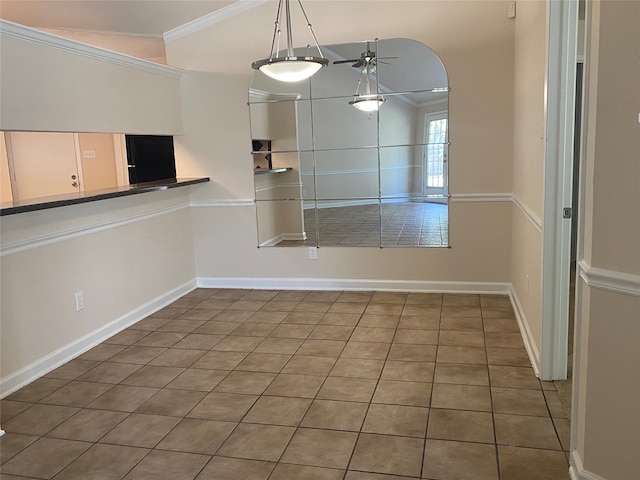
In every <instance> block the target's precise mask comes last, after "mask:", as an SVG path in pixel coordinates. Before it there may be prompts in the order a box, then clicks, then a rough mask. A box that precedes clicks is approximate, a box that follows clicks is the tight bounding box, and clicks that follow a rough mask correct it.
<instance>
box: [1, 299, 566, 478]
mask: <svg viewBox="0 0 640 480" xmlns="http://www.w3.org/2000/svg"><path fill="white" fill-rule="evenodd" d="M0 406H1V414H2V418H1V420H2V427H3V428H4V429H5V430H6V431H7V433H6V435H4V436H3V437H1V438H0V453H1V462H2V465H1V466H0V470H1V471H2V478H3V480H4V479H5V478H7V480H8V479H13V478H15V479H18V478H21V479H22V478H29V479H33V478H39V479H51V478H53V479H54V480H63V479H95V478H109V479H113V480H120V479H126V480H132V479H152V478H153V479H160V480H164V479H166V480H175V479H181V480H193V479H197V480H205V479H207V480H211V479H223V480H249V479H252V480H311V479H319V480H321V479H329V480H399V479H400V478H403V479H429V480H431V479H436V480H451V479H463V480H465V479H468V480H567V479H568V478H569V475H568V468H569V466H568V463H567V450H568V448H569V447H568V432H569V421H568V420H567V418H566V417H565V413H564V411H563V409H562V408H561V406H560V405H559V400H558V395H557V393H556V391H555V389H554V385H553V382H540V381H539V380H538V379H537V378H536V377H535V375H534V374H533V369H532V368H531V365H530V363H529V360H528V358H527V354H526V351H525V349H524V345H523V343H522V337H521V336H520V334H519V333H518V325H517V322H516V320H515V319H514V313H513V310H512V308H511V306H510V304H509V299H508V297H506V296H497V295H461V294H444V295H443V294H440V293H426V294H425V293H400V292H393V293H390V292H339V291H312V292H302V291H266V290H262V291H261V290H226V289H221V290H218V289H197V290H195V291H193V292H191V293H189V294H187V295H186V296H184V297H183V298H181V299H180V300H178V301H176V302H175V303H173V304H172V305H170V306H169V307H166V308H164V309H162V310H160V311H158V312H156V313H155V314H153V315H151V316H149V317H148V318H146V319H144V320H142V321H140V322H138V323H136V324H135V325H133V326H131V327H129V328H127V329H126V330H124V331H122V332H120V333H118V334H117V335H115V336H113V337H111V338H110V339H108V340H106V341H105V342H103V343H102V344H100V345H98V346H96V347H94V348H93V349H91V350H89V351H88V352H86V353H85V354H83V355H81V356H80V357H78V358H76V359H74V360H71V361H70V362H68V363H66V364H64V365H63V366H61V367H59V368H58V369H56V370H54V371H52V372H51V373H49V374H47V375H45V376H44V377H42V378H40V379H38V380H36V381H35V382H33V383H32V384H30V385H28V386H26V387H24V388H22V389H20V390H18V391H17V392H15V393H13V394H11V395H9V396H8V397H7V398H5V399H3V400H2V402H1V403H0Z"/></svg>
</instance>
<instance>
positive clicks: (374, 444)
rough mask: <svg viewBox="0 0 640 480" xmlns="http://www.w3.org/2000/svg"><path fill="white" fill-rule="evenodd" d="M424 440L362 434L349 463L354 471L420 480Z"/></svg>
mask: <svg viewBox="0 0 640 480" xmlns="http://www.w3.org/2000/svg"><path fill="white" fill-rule="evenodd" d="M423 449H424V440H422V439H418V438H407V437H393V436H390V435H376V434H369V433H363V434H361V435H360V437H359V438H358V443H357V445H356V448H355V450H354V452H353V458H352V459H351V462H350V463H349V468H350V469H352V470H361V471H365V472H377V473H388V474H393V475H406V476H410V477H419V476H420V468H421V464H422V452H423Z"/></svg>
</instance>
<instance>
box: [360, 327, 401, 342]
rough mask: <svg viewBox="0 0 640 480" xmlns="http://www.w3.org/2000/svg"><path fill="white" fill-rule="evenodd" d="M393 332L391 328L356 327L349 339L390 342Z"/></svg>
mask: <svg viewBox="0 0 640 480" xmlns="http://www.w3.org/2000/svg"><path fill="white" fill-rule="evenodd" d="M395 332H396V331H395V329H393V328H378V327H356V328H355V330H354V331H353V333H352V334H351V337H350V338H349V340H351V341H354V342H383V343H391V341H392V340H393V337H394V335H395Z"/></svg>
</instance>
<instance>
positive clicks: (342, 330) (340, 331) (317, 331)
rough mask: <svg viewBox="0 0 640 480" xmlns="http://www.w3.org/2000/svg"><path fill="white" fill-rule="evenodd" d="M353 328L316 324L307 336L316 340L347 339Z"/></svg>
mask: <svg viewBox="0 0 640 480" xmlns="http://www.w3.org/2000/svg"><path fill="white" fill-rule="evenodd" d="M353 330H354V328H353V327H349V326H342V325H317V326H316V327H315V328H314V329H313V331H312V332H311V334H310V335H309V338H312V339H316V340H343V341H346V340H349V337H351V334H352V332H353Z"/></svg>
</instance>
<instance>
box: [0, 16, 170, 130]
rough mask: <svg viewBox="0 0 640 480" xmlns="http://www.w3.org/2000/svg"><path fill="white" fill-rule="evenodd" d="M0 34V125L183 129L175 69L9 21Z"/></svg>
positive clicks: (16, 127) (4, 127)
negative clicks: (0, 115) (16, 24)
mask: <svg viewBox="0 0 640 480" xmlns="http://www.w3.org/2000/svg"><path fill="white" fill-rule="evenodd" d="M0 34H1V35H2V42H0V55H1V56H2V70H1V71H0V95H1V97H2V117H0V130H40V131H67V132H111V133H130V134H144V133H147V134H166V135H172V134H179V133H181V132H182V115H181V111H180V82H179V79H180V74H181V73H180V71H178V70H175V69H170V68H167V67H164V66H162V65H157V64H155V63H151V62H145V61H144V60H137V59H134V58H132V57H126V56H124V55H121V54H116V53H112V54H111V55H109V53H108V51H106V50H103V49H100V48H97V47H89V46H86V45H83V44H80V43H78V42H75V41H72V40H67V39H63V38H61V37H57V36H54V35H50V34H47V33H43V32H37V31H35V30H32V29H28V28H26V27H21V26H15V24H10V23H7V22H2V29H0ZM78 52H81V54H78ZM105 58H109V60H108V61H105Z"/></svg>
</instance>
